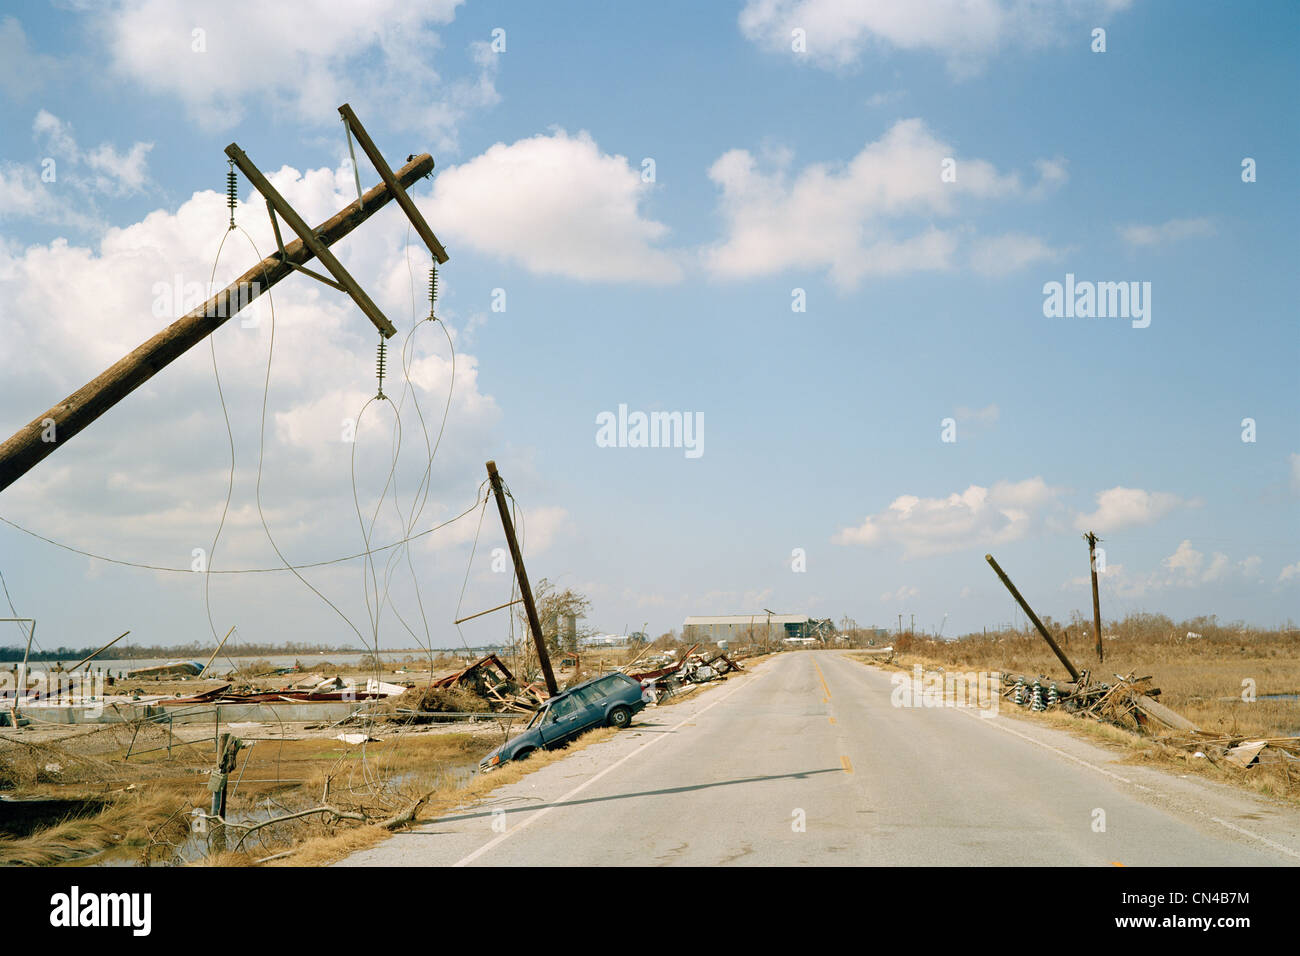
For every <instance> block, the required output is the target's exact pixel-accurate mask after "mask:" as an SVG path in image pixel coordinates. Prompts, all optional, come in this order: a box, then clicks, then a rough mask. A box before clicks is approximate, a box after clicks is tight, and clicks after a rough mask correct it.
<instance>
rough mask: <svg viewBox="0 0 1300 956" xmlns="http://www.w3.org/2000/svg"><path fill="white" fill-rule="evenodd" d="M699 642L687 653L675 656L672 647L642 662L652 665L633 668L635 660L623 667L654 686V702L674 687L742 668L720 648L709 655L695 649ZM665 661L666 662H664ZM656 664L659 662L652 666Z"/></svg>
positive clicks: (673, 689)
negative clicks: (648, 667)
mask: <svg viewBox="0 0 1300 956" xmlns="http://www.w3.org/2000/svg"><path fill="white" fill-rule="evenodd" d="M699 646H700V645H699V644H693V645H691V647H690V648H688V649H687V651H686V653H685V654H683V655H682V656H681V658H680V659H677V658H676V657H675V655H674V654H673V652H672V651H669V652H667V653H666V654H664V655H657V656H656V657H651V658H648V659H647V660H646V661H645V662H644V663H643V664H642V665H641V666H643V667H644V666H647V665H649V666H650V668H651V669H649V670H641V671H632V670H631V668H632V667H633V666H634V665H636V664H637V661H636V660H633V661H632V663H630V664H627V665H625V666H624V668H623V671H624V672H625V673H627V675H628V676H629V677H631V678H632V679H633V680H637V681H640V682H641V685H642V686H643V687H646V688H647V690H650V689H653V691H654V693H655V700H656V703H659V702H662V701H663V700H664V699H665V698H667V697H668V696H669V695H670V694H672V693H673V692H674V691H675V690H677V689H678V688H681V687H685V686H686V685H688V684H707V683H709V682H710V681H715V680H725V679H726V676H727V675H728V674H730V673H731V672H732V671H739V670H743V668H742V667H741V666H740V665H739V664H737V663H736V662H735V661H734V660H732V659H731V658H730V657H728V656H727V655H726V653H725V652H723V651H719V652H718V653H716V654H713V655H711V656H706V655H704V654H697V653H695V650H696V648H698V647H699ZM664 661H667V662H666V663H663V662H664ZM655 665H659V666H655Z"/></svg>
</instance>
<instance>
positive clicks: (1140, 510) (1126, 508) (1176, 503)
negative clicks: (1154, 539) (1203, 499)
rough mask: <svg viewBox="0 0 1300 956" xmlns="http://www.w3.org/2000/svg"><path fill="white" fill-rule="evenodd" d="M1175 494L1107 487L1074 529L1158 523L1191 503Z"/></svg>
mask: <svg viewBox="0 0 1300 956" xmlns="http://www.w3.org/2000/svg"><path fill="white" fill-rule="evenodd" d="M1190 503H1191V502H1187V501H1184V500H1183V499H1182V498H1180V497H1178V496H1177V495H1174V494H1170V493H1168V492H1164V491H1155V492H1152V491H1144V490H1143V489H1141V488H1123V487H1115V488H1108V489H1107V490H1105V491H1101V492H1098V493H1097V509H1096V510H1095V511H1093V512H1091V513H1090V514H1080V515H1078V516H1077V517H1076V519H1075V522H1074V524H1075V527H1076V528H1078V529H1080V530H1092V531H1116V530H1118V529H1120V528H1129V527H1134V526H1137V525H1145V524H1151V523H1152V522H1153V521H1158V520H1160V519H1161V518H1163V517H1164V516H1165V515H1167V514H1169V512H1171V511H1173V510H1174V509H1175V508H1178V507H1181V506H1184V505H1187V504H1190Z"/></svg>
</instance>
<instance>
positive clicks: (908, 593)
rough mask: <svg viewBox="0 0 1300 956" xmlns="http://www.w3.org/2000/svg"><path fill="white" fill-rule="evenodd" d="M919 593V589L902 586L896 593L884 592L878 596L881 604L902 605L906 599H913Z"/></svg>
mask: <svg viewBox="0 0 1300 956" xmlns="http://www.w3.org/2000/svg"><path fill="white" fill-rule="evenodd" d="M920 593H921V591H920V589H919V588H914V587H910V586H909V585H906V584H904V585H903V586H902V587H900V588H899V589H898V590H897V591H886V592H885V593H884V594H882V595H880V601H881V603H882V604H902V603H903V602H904V601H906V600H907V599H908V598H914V597H916V596H917V595H918V594H920Z"/></svg>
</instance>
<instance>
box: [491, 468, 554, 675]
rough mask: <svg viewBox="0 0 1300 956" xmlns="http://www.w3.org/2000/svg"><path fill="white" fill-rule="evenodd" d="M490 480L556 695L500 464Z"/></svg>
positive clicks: (539, 654) (522, 594)
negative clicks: (502, 480) (503, 486)
mask: <svg viewBox="0 0 1300 956" xmlns="http://www.w3.org/2000/svg"><path fill="white" fill-rule="evenodd" d="M487 473H488V481H489V482H490V483H491V485H492V494H493V495H494V496H495V497H496V499H497V511H498V512H500V514H501V527H502V528H504V529H505V532H506V544H508V545H510V557H511V558H513V559H514V562H515V577H517V578H518V579H519V596H520V599H521V600H522V601H523V602H524V610H525V611H527V612H528V627H529V629H530V630H531V631H532V632H533V644H534V645H536V647H537V660H538V662H539V663H540V664H541V665H542V677H543V678H545V680H546V692H547V693H548V694H550V695H551V696H552V697H554V696H555V695H556V694H558V693H559V692H560V688H559V686H558V685H556V683H555V674H554V673H552V671H551V658H550V655H548V654H547V653H546V639H545V637H543V635H542V622H541V620H540V619H539V618H538V617H537V605H536V604H535V603H533V589H532V586H531V585H530V584H529V583H528V572H527V571H526V570H524V555H523V552H521V551H520V550H519V541H518V540H517V539H516V538H515V524H514V522H513V521H511V520H510V509H509V508H507V507H506V493H505V490H504V489H503V488H502V487H501V475H500V474H499V473H498V472H497V463H496V462H495V461H489V462H488V463H487Z"/></svg>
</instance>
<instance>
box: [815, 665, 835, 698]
mask: <svg viewBox="0 0 1300 956" xmlns="http://www.w3.org/2000/svg"><path fill="white" fill-rule="evenodd" d="M813 667H815V668H817V679H818V680H820V681H821V682H822V690H823V691H824V692H825V693H826V699H825V700H824V701H822V703H823V704H826V703H830V699H831V689H830V688H829V687H827V686H826V675H825V674H823V673H822V668H821V665H820V664H818V663H817V662H816V661H815V660H814V661H813Z"/></svg>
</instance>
